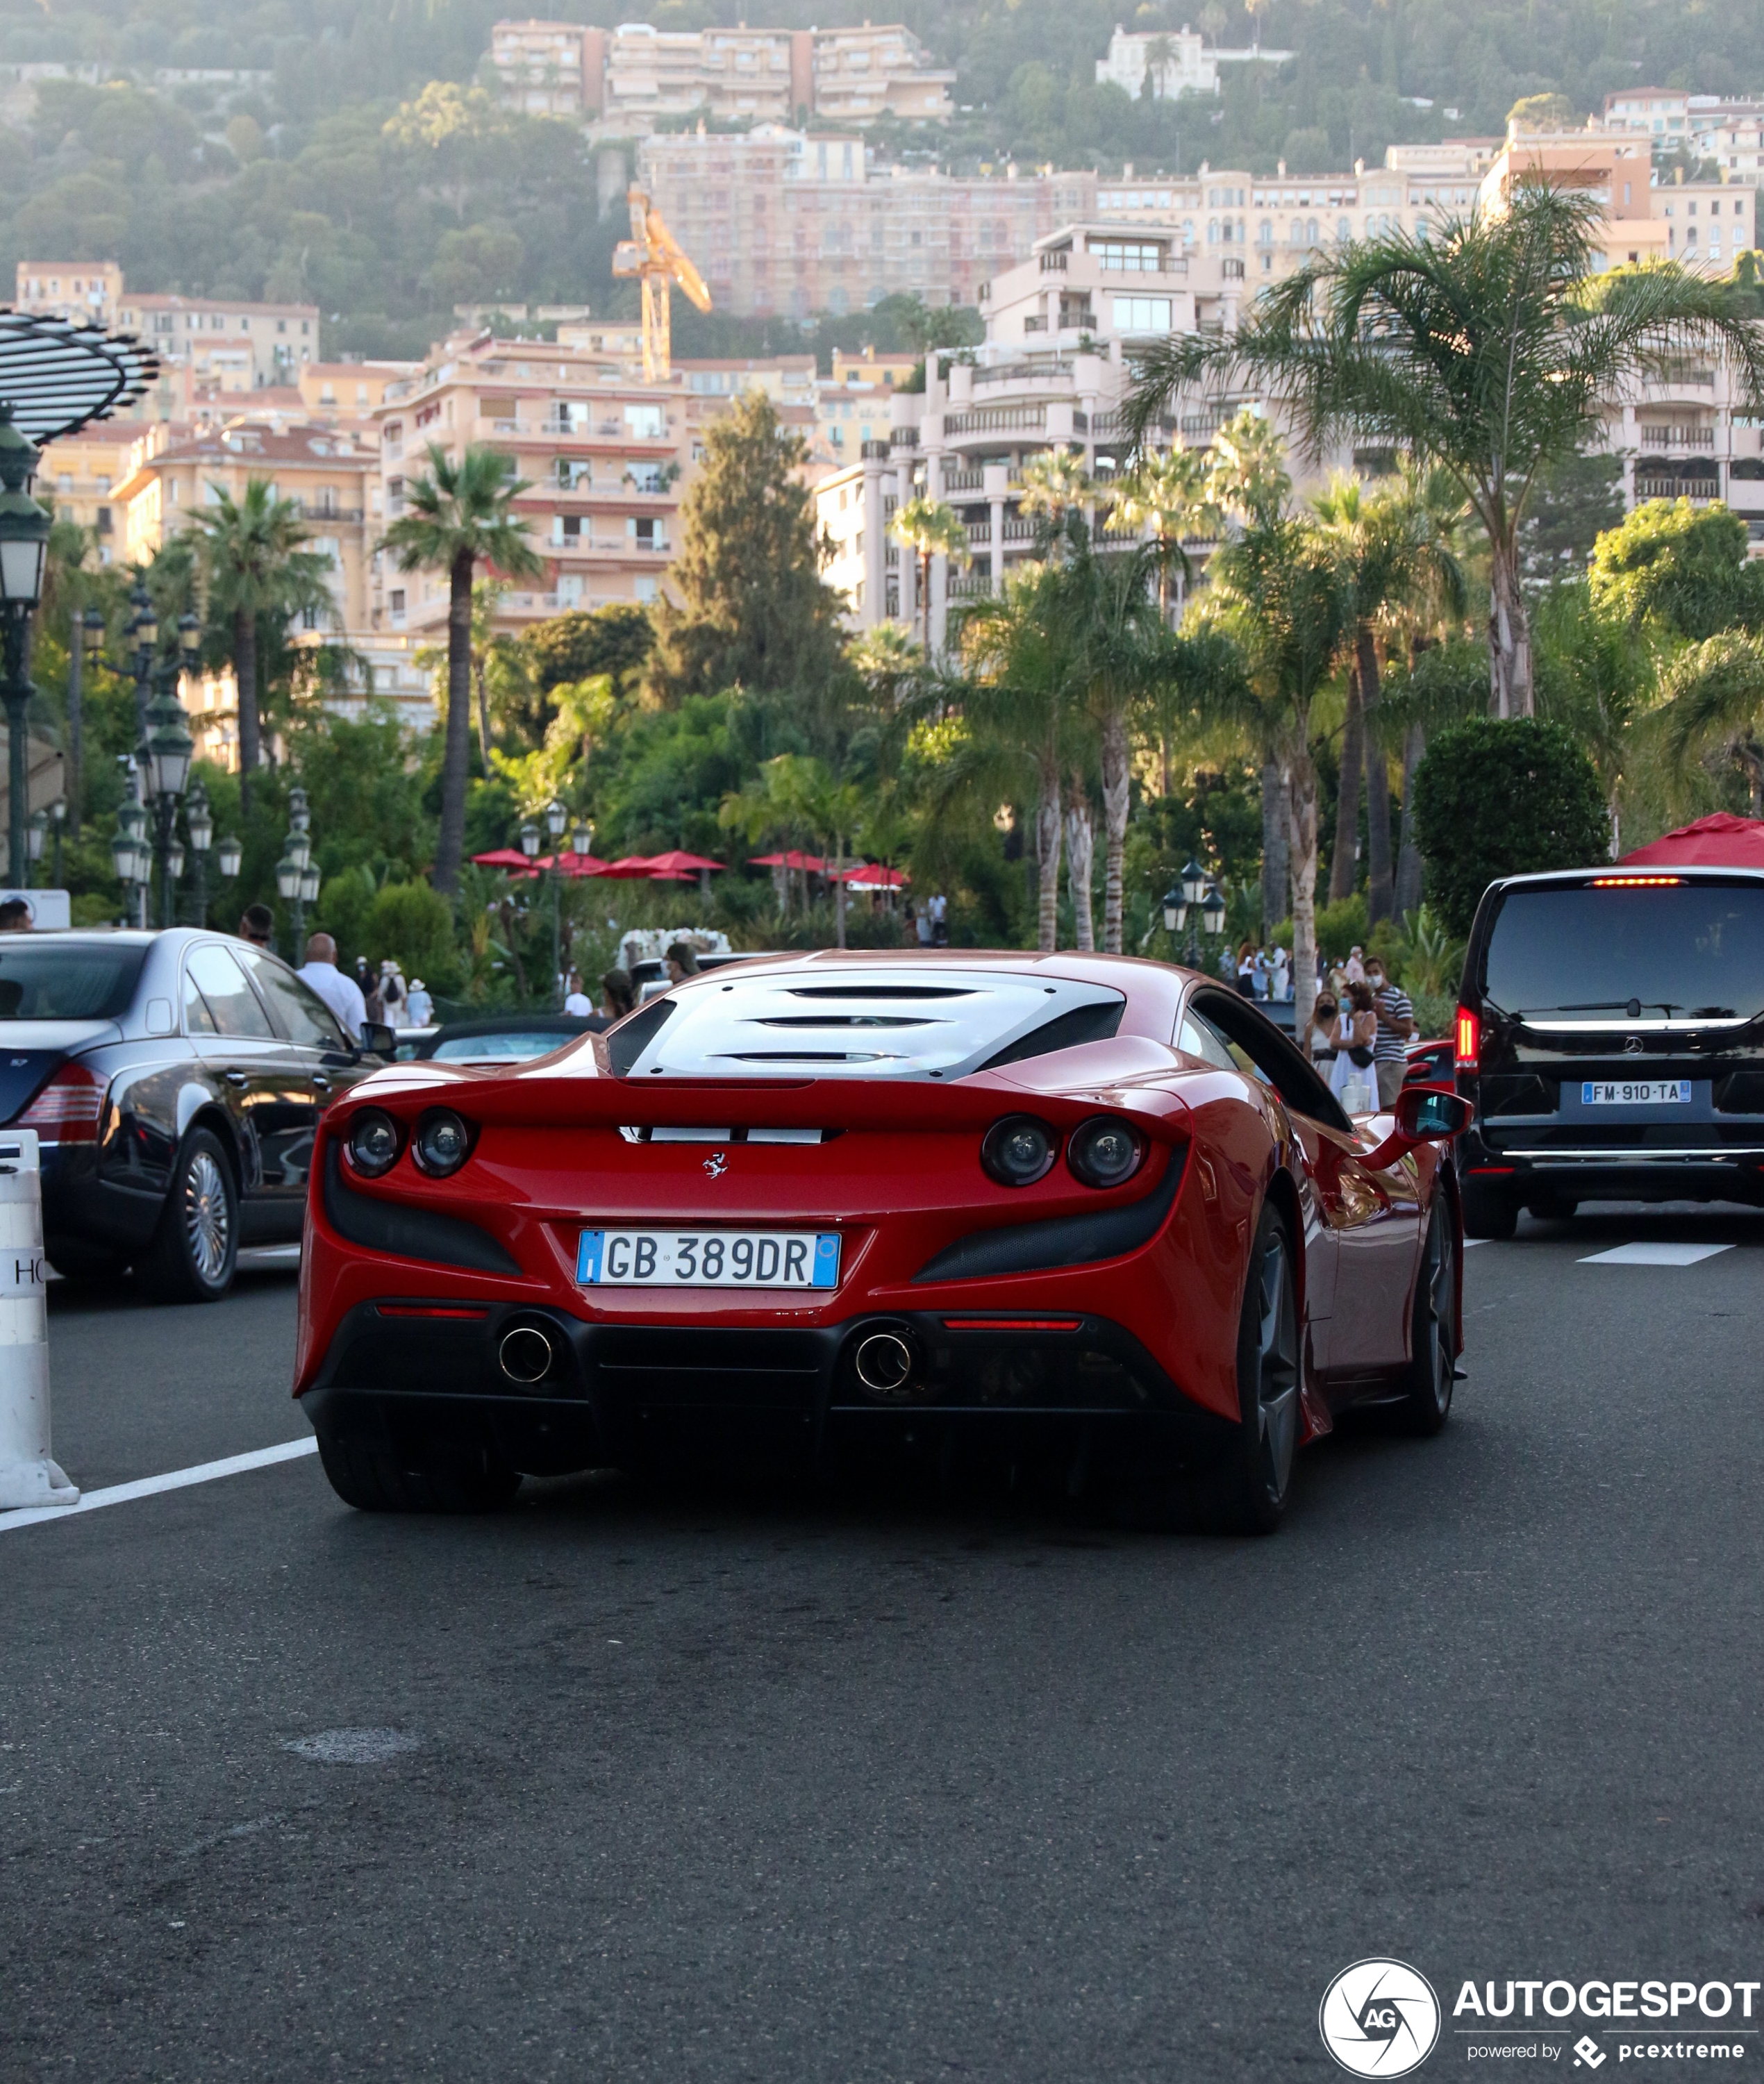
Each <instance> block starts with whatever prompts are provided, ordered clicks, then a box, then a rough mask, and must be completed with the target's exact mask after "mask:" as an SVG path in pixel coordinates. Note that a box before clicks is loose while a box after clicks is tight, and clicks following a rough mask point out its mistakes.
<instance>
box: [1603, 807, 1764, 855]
mask: <svg viewBox="0 0 1764 2084" xmlns="http://www.w3.org/2000/svg"><path fill="white" fill-rule="evenodd" d="M1623 866H1625V867H1626V868H1653V867H1658V866H1666V867H1671V866H1679V867H1690V868H1764V819H1758V818H1736V817H1735V816H1734V815H1733V813H1732V811H1715V813H1714V814H1713V815H1711V816H1709V817H1707V818H1698V820H1697V821H1696V823H1695V824H1690V825H1681V826H1680V827H1679V828H1678V830H1677V832H1663V833H1662V834H1661V835H1660V837H1659V838H1658V839H1657V840H1654V841H1650V843H1649V844H1648V845H1647V846H1644V847H1637V848H1636V849H1635V852H1634V853H1633V854H1625V855H1624V857H1623Z"/></svg>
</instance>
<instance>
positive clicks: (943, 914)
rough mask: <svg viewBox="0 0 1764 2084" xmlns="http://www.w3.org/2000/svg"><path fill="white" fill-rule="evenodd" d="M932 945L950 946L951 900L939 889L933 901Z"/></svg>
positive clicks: (936, 946)
mask: <svg viewBox="0 0 1764 2084" xmlns="http://www.w3.org/2000/svg"><path fill="white" fill-rule="evenodd" d="M930 909H931V946H932V947H934V948H947V947H948V946H949V900H948V898H947V897H946V896H944V895H943V892H942V891H940V890H939V892H937V893H936V895H935V896H934V897H933V898H932V899H931V908H930Z"/></svg>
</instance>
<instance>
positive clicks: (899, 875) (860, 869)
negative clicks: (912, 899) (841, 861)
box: [833, 862, 912, 890]
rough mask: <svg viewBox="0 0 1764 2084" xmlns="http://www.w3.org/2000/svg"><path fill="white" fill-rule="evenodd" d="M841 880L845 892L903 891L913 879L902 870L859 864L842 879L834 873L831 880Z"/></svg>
mask: <svg viewBox="0 0 1764 2084" xmlns="http://www.w3.org/2000/svg"><path fill="white" fill-rule="evenodd" d="M833 880H834V881H836V882H837V881H839V880H843V882H844V883H845V886H846V889H847V890H904V889H905V887H906V886H907V884H908V883H910V882H911V881H912V878H911V876H910V875H908V874H907V872H906V870H905V869H904V868H875V867H870V866H866V865H865V864H864V863H863V862H859V863H858V865H857V866H856V867H854V868H848V869H847V870H846V871H845V875H844V876H843V878H841V877H840V876H839V875H837V871H836V872H835V874H834V876H833Z"/></svg>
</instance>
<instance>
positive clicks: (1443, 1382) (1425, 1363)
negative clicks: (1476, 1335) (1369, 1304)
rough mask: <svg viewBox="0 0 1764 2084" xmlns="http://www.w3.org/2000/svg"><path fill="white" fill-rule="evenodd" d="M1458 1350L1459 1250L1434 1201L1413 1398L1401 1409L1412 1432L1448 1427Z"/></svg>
mask: <svg viewBox="0 0 1764 2084" xmlns="http://www.w3.org/2000/svg"><path fill="white" fill-rule="evenodd" d="M1457 1348H1458V1278H1457V1245H1456V1243H1455V1241H1454V1239H1453V1238H1452V1226H1451V1223H1450V1222H1449V1221H1448V1218H1447V1216H1446V1214H1445V1210H1444V1207H1443V1206H1442V1205H1440V1203H1439V1202H1437V1201H1435V1204H1434V1206H1433V1214H1432V1217H1431V1219H1430V1221H1429V1222H1428V1224H1427V1243H1426V1244H1425V1245H1424V1246H1423V1248H1422V1253H1421V1266H1420V1269H1419V1271H1418V1273H1417V1274H1416V1276H1415V1300H1414V1315H1413V1316H1412V1318H1411V1319H1410V1359H1409V1380H1408V1394H1407V1395H1406V1396H1405V1397H1404V1398H1403V1400H1402V1402H1401V1404H1400V1405H1399V1406H1398V1409H1399V1411H1400V1413H1401V1418H1402V1421H1403V1424H1404V1425H1406V1427H1407V1428H1408V1430H1409V1431H1410V1432H1411V1433H1419V1434H1423V1435H1424V1436H1431V1434H1435V1433H1437V1432H1438V1431H1439V1430H1440V1428H1441V1427H1442V1426H1443V1425H1444V1424H1445V1421H1446V1419H1447V1417H1448V1415H1449V1414H1450V1413H1451V1409H1452V1383H1453V1382H1454V1380H1455V1379H1456V1377H1457Z"/></svg>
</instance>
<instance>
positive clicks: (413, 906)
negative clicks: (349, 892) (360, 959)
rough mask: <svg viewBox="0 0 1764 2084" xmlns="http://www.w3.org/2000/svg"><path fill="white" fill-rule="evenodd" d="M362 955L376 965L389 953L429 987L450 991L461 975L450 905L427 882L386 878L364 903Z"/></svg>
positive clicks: (373, 966)
mask: <svg viewBox="0 0 1764 2084" xmlns="http://www.w3.org/2000/svg"><path fill="white" fill-rule="evenodd" d="M363 942H364V946H363V949H362V953H363V954H364V955H366V956H367V960H368V963H369V964H370V965H371V967H372V968H375V969H376V970H377V969H378V968H379V966H380V962H381V960H382V959H384V957H385V956H387V955H391V956H392V957H393V958H394V959H396V962H397V964H398V967H399V968H401V970H402V971H403V972H404V973H405V976H406V977H407V978H409V977H415V976H420V977H421V978H422V980H423V981H424V982H425V983H426V985H429V986H430V989H439V990H441V991H450V990H452V989H454V987H455V985H456V984H457V982H458V980H459V976H460V961H459V957H458V955H457V953H456V950H455V946H454V938H453V908H452V906H451V905H450V904H448V903H447V900H446V898H444V897H443V896H441V895H440V894H439V892H437V891H435V890H431V889H430V887H429V885H428V884H427V883H388V884H387V885H386V886H385V887H384V889H383V890H381V891H380V892H379V893H378V894H377V895H376V896H375V899H374V901H373V904H371V906H370V907H369V909H368V913H367V926H366V928H365V929H364V930H363Z"/></svg>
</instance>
